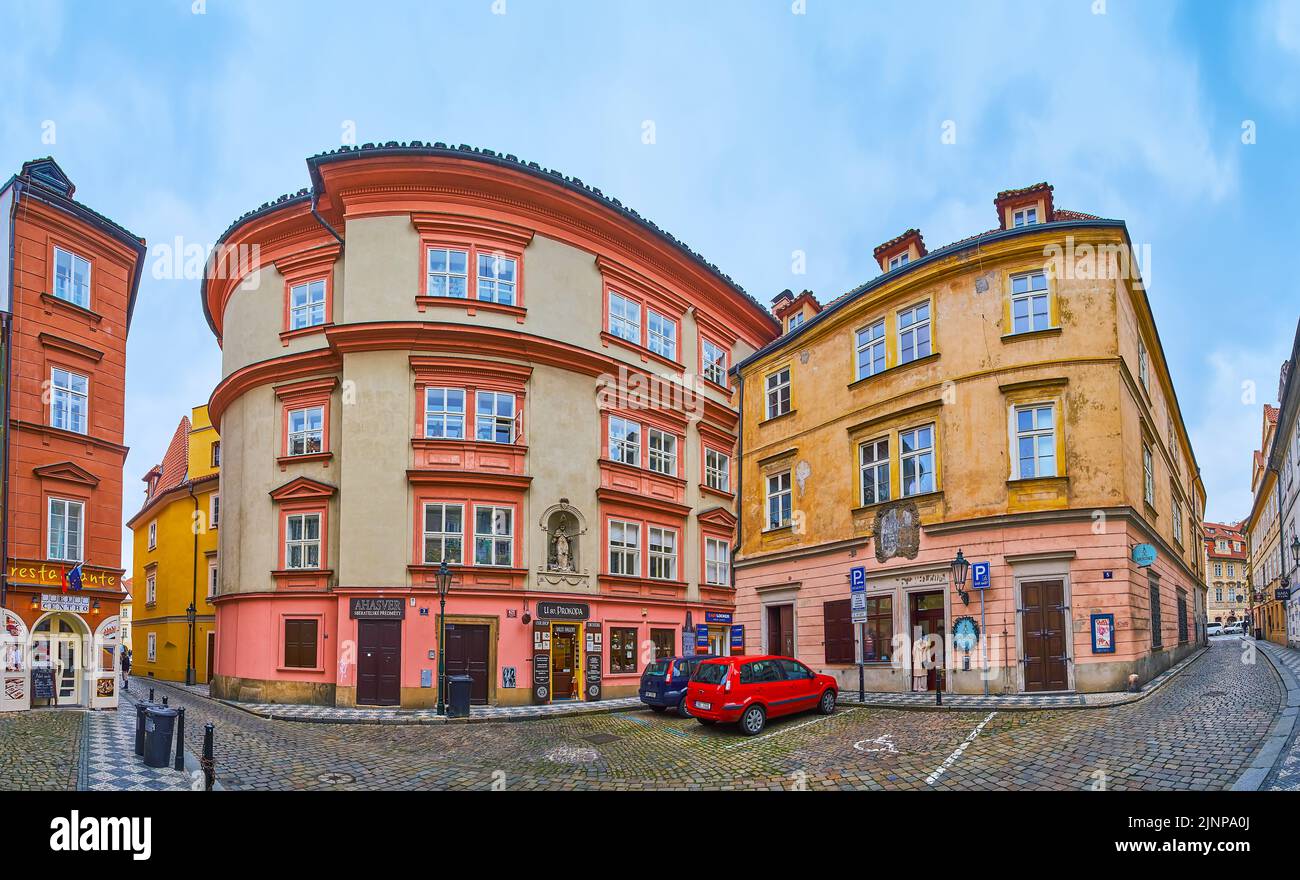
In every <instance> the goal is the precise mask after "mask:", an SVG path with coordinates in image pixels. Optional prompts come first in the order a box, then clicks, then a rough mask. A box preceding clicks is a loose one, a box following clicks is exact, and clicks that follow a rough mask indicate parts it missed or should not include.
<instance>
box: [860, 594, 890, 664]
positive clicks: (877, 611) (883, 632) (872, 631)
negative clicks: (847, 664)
mask: <svg viewBox="0 0 1300 880" xmlns="http://www.w3.org/2000/svg"><path fill="white" fill-rule="evenodd" d="M893 638H894V599H893V597H892V596H868V597H867V622H866V623H864V624H862V662H863V663H888V662H889V652H890V646H891V645H892V644H893Z"/></svg>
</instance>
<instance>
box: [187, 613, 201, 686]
mask: <svg viewBox="0 0 1300 880" xmlns="http://www.w3.org/2000/svg"><path fill="white" fill-rule="evenodd" d="M197 616H198V611H197V610H196V609H195V607H194V603H193V602H191V603H190V604H189V607H188V608H186V609H185V619H186V620H187V621H189V628H190V640H189V644H188V645H187V646H186V648H185V683H186V684H187V685H193V684H195V683H196V682H197V680H198V676H196V675H195V674H194V618H195V617H197Z"/></svg>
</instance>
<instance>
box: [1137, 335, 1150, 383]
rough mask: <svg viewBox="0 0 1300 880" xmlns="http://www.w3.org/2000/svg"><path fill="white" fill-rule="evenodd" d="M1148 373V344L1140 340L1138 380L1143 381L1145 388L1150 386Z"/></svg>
mask: <svg viewBox="0 0 1300 880" xmlns="http://www.w3.org/2000/svg"><path fill="white" fill-rule="evenodd" d="M1148 372H1149V369H1148V367H1147V347H1146V344H1145V343H1144V342H1143V341H1142V340H1141V339H1139V340H1138V379H1140V380H1141V382H1142V385H1143V386H1144V387H1145V386H1146V385H1147V384H1148V381H1147V375H1148Z"/></svg>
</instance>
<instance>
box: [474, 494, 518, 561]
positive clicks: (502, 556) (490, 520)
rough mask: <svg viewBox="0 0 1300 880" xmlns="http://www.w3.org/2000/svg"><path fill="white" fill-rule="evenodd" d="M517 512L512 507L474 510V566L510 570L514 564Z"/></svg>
mask: <svg viewBox="0 0 1300 880" xmlns="http://www.w3.org/2000/svg"><path fill="white" fill-rule="evenodd" d="M514 518H515V511H514V509H513V508H510V507H495V506H476V507H475V508H474V564H475V565H493V566H501V567H503V568H509V567H510V566H512V565H513V564H514V552H515V539H514V534H515V530H514Z"/></svg>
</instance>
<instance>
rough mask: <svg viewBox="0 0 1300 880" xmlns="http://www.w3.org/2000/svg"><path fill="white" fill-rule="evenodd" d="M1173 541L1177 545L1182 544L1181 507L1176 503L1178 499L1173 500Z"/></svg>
mask: <svg viewBox="0 0 1300 880" xmlns="http://www.w3.org/2000/svg"><path fill="white" fill-rule="evenodd" d="M1173 507H1174V541H1175V542H1177V543H1178V544H1179V545H1181V544H1182V543H1183V513H1182V510H1183V508H1182V505H1181V504H1179V503H1178V498H1177V497H1175V498H1174V504H1173Z"/></svg>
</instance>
